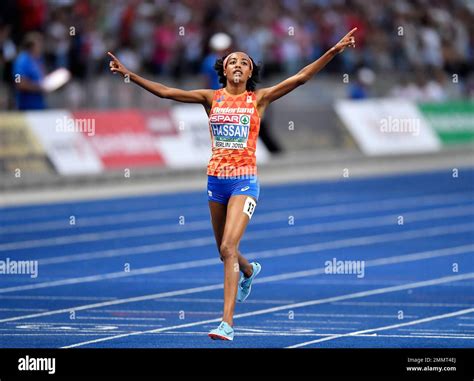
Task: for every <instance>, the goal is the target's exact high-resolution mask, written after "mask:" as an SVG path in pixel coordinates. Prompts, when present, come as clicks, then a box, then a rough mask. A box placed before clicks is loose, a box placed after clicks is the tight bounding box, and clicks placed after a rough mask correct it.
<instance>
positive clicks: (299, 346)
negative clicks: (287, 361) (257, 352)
mask: <svg viewBox="0 0 474 381" xmlns="http://www.w3.org/2000/svg"><path fill="white" fill-rule="evenodd" d="M472 312H474V308H467V309H464V310H459V311H455V312H450V313H446V314H442V315H434V316H429V317H426V318H423V319H417V320H413V321H409V322H406V323H399V324H391V325H386V326H384V327H378V328H370V329H364V330H361V331H355V332H349V333H344V334H341V335H333V336H329V337H325V338H323V339H318V340H312V341H306V342H304V343H299V344H295V345H291V346H289V347H287V348H301V347H305V346H308V345H312V344H317V343H322V342H323V341H329V340H335V339H339V338H341V337H348V336H357V335H360V334H367V333H374V332H379V331H385V330H388V329H395V328H399V327H407V326H410V325H416V324H422V323H428V322H430V321H435V320H440V319H447V318H451V317H455V316H460V315H465V314H470V313H472ZM411 337H413V336H411Z"/></svg>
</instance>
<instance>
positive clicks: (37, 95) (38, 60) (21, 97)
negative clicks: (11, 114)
mask: <svg viewBox="0 0 474 381" xmlns="http://www.w3.org/2000/svg"><path fill="white" fill-rule="evenodd" d="M42 54H43V36H42V35H41V34H40V33H38V32H30V33H28V34H27V35H26V36H25V39H24V41H23V45H22V51H21V53H20V54H19V55H18V57H17V58H16V60H15V62H14V64H13V78H14V82H15V86H16V105H17V108H18V109H19V110H42V109H45V108H46V103H45V99H44V95H43V90H42V88H41V82H42V81H43V79H44V75H45V69H44V64H43V59H42Z"/></svg>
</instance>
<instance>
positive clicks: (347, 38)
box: [333, 28, 357, 53]
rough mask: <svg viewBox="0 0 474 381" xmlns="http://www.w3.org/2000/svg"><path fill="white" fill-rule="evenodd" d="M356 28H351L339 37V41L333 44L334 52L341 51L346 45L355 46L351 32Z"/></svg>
mask: <svg viewBox="0 0 474 381" xmlns="http://www.w3.org/2000/svg"><path fill="white" fill-rule="evenodd" d="M356 30H357V28H354V29H352V30H351V31H350V32H349V33H347V34H346V35H345V36H344V37H343V38H342V39H341V41H339V42H338V43H337V44H336V45H334V47H333V49H334V51H335V52H336V53H342V52H343V51H344V49H345V48H347V47H350V48H355V37H354V36H353V34H354V32H355V31H356Z"/></svg>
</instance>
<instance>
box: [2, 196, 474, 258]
mask: <svg viewBox="0 0 474 381" xmlns="http://www.w3.org/2000/svg"><path fill="white" fill-rule="evenodd" d="M371 207H372V208H374V207H375V208H376V210H377V209H380V208H379V206H378V205H377V204H375V206H374V203H371ZM355 208H356V206H352V207H350V208H348V207H344V206H331V207H330V208H329V210H327V211H326V213H327V215H334V214H335V211H336V210H339V211H340V213H341V214H348V213H351V211H354V210H355ZM368 208H369V206H366V207H365V208H362V210H361V211H363V212H366V211H367V210H368ZM309 212H311V211H310V210H309V208H304V209H303V210H302V211H301V213H300V214H298V213H297V212H296V211H292V210H288V209H287V210H285V211H283V212H278V216H276V215H275V214H274V213H272V212H271V213H268V214H266V215H261V216H260V218H256V219H255V221H254V222H253V225H256V224H257V225H258V224H266V223H268V222H275V221H278V220H279V219H282V220H285V221H287V220H288V217H289V215H294V217H295V219H298V217H300V216H301V215H304V214H305V213H309ZM472 212H474V206H468V205H463V206H456V207H447V208H434V209H429V210H422V211H414V212H408V213H405V212H404V213H403V216H404V220H407V222H408V221H410V220H411V221H417V220H420V219H421V220H423V219H426V218H431V219H443V218H445V217H454V216H465V215H469V214H471V213H472ZM316 216H321V213H320V212H318V213H317V214H316ZM397 216H398V214H397ZM375 218H379V219H382V218H385V219H388V218H392V219H393V218H396V217H395V216H393V215H392V214H390V215H385V216H382V217H380V216H378V217H368V218H361V219H359V220H372V221H373V220H374V219H375ZM348 221H351V220H348ZM341 222H342V221H337V223H341ZM392 223H393V221H392ZM175 224H176V225H175V226H165V227H162V226H147V227H138V228H124V229H113V230H107V231H104V232H98V233H83V234H75V235H64V236H58V237H52V238H42V239H33V240H24V241H17V242H8V243H2V244H0V251H11V250H18V249H28V248H35V249H36V248H38V247H51V246H56V245H66V244H73V243H79V242H81V243H84V242H94V241H104V240H110V239H116V238H130V237H143V236H147V235H153V236H155V235H158V234H159V232H160V229H163V231H164V232H167V233H169V232H171V231H173V232H183V233H187V232H190V231H199V230H207V229H209V228H210V226H211V223H210V220H209V219H206V220H204V221H198V222H191V223H188V224H184V225H179V217H178V216H176V221H175ZM280 230H282V231H288V230H291V229H288V227H285V228H283V229H280ZM253 233H258V232H253ZM287 234H288V233H287Z"/></svg>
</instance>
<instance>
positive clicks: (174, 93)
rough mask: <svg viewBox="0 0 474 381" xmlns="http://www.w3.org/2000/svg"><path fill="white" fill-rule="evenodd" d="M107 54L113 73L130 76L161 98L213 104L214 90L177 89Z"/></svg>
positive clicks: (207, 105)
mask: <svg viewBox="0 0 474 381" xmlns="http://www.w3.org/2000/svg"><path fill="white" fill-rule="evenodd" d="M107 54H108V55H109V56H110V58H111V61H110V64H109V66H110V71H111V72H112V73H114V74H115V73H120V74H121V75H122V76H124V77H128V78H129V79H130V81H132V82H134V83H136V84H137V85H138V86H140V87H143V88H144V89H145V90H147V91H149V92H150V93H152V94H154V95H156V96H158V97H160V98H165V99H172V100H174V101H178V102H184V103H200V104H202V105H203V106H205V107H210V105H211V104H212V96H213V95H214V90H210V89H200V90H189V91H188V90H182V89H175V88H173V87H168V86H165V85H163V84H161V83H159V82H153V81H150V80H148V79H145V78H143V77H140V76H139V75H138V74H135V73H133V72H131V71H130V70H128V69H127V68H126V67H125V66H124V65H123V64H122V63H121V62H120V61H119V60H118V58H117V57H115V56H114V55H113V54H112V53H110V52H108V53H107Z"/></svg>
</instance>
